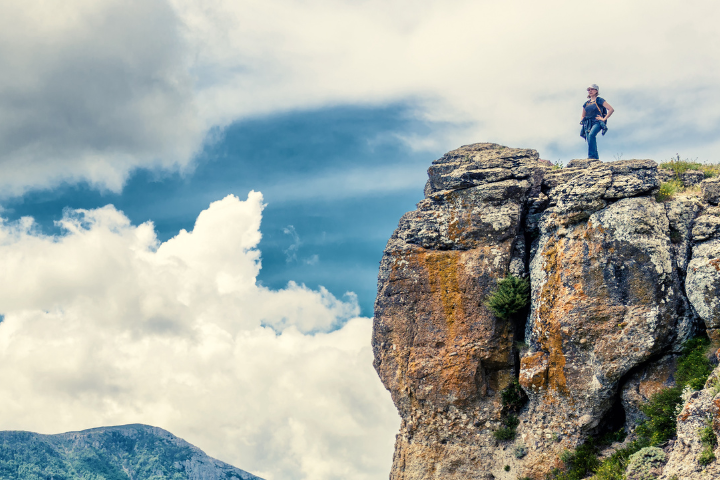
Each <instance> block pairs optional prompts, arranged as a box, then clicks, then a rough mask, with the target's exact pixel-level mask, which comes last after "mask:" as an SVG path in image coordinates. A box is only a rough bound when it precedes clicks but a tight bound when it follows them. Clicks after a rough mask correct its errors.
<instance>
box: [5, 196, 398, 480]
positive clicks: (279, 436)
mask: <svg viewBox="0 0 720 480" xmlns="http://www.w3.org/2000/svg"><path fill="white" fill-rule="evenodd" d="M262 208H263V205H262V196H261V195H260V194H259V193H255V192H251V193H250V194H249V196H248V199H247V200H246V201H240V200H239V199H237V198H236V197H233V196H228V197H226V198H225V199H223V200H221V201H218V202H214V203H212V204H211V205H210V207H209V208H208V209H207V210H205V211H203V212H202V213H201V214H200V215H199V216H198V219H197V221H196V224H195V228H194V229H193V231H192V232H186V231H181V232H180V233H179V234H178V235H177V236H176V237H174V238H172V239H171V240H169V241H167V242H165V243H159V242H158V241H157V239H156V237H155V233H154V230H153V225H152V224H151V223H145V224H142V225H138V226H133V225H131V224H130V222H129V220H128V219H127V218H126V217H125V216H124V215H123V214H122V212H119V211H117V210H116V209H115V208H113V207H112V206H106V207H104V208H99V209H96V210H75V211H71V212H67V213H66V214H65V216H64V218H63V220H62V221H61V225H62V227H63V228H64V230H65V233H64V234H63V235H61V236H45V235H43V234H41V233H40V232H38V231H37V229H35V228H34V224H33V222H32V219H30V218H23V219H21V220H20V221H18V222H12V223H10V222H5V223H2V224H1V225H0V264H1V265H3V268H2V269H1V270H0V313H1V314H4V315H5V317H4V320H3V321H2V323H0V383H2V385H3V389H2V390H0V405H1V406H2V408H0V428H2V429H23V430H32V431H39V432H43V433H56V432H61V431H67V430H77V429H83V428H90V427H97V426H100V425H114V424H123V423H134V422H141V423H148V424H152V425H158V426H160V427H163V428H166V429H168V430H170V431H171V432H173V433H175V434H177V435H179V436H181V437H183V438H185V439H187V440H188V441H190V442H192V443H194V444H196V445H198V446H199V447H201V448H203V449H204V450H206V451H207V452H208V453H209V454H211V455H214V456H217V457H219V458H221V459H223V460H225V461H228V462H230V463H232V464H235V465H237V466H238V467H240V468H244V469H247V470H250V471H252V472H253V473H256V474H258V475H261V476H265V477H266V478H268V479H270V480H272V479H275V480H279V479H313V480H316V479H320V480H322V479H376V478H381V477H383V476H386V475H387V472H388V471H389V468H390V462H391V456H392V444H393V440H394V438H393V436H394V433H395V431H396V429H397V423H398V419H397V415H396V413H395V410H394V407H393V405H392V402H391V401H390V398H389V394H388V393H387V392H386V391H385V390H384V389H383V387H382V385H381V384H380V382H379V380H378V378H377V376H376V374H375V372H374V370H373V368H372V365H371V362H372V352H371V349H370V341H369V340H370V329H371V321H370V319H367V318H357V314H358V311H359V309H358V306H357V302H356V299H355V297H354V296H352V295H350V296H348V297H347V299H346V300H344V301H343V300H339V299H337V298H335V297H333V296H332V295H331V294H330V293H329V292H327V291H326V290H324V289H320V290H318V291H313V290H310V289H307V288H305V287H304V286H298V285H296V284H294V283H290V284H288V286H287V288H285V289H282V290H269V289H267V288H264V287H261V286H258V285H257V284H256V283H255V278H256V276H257V273H258V271H259V269H260V263H259V256H260V253H259V251H258V250H257V249H256V245H257V243H258V242H259V240H260V230H259V226H260V219H261V212H262Z"/></svg>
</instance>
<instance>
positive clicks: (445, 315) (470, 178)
mask: <svg viewBox="0 0 720 480" xmlns="http://www.w3.org/2000/svg"><path fill="white" fill-rule="evenodd" d="M428 176H429V180H428V182H427V184H426V186H425V198H424V199H423V200H421V201H420V202H419V203H418V205H417V210H415V211H413V212H409V213H407V214H405V215H404V216H403V217H402V219H401V220H400V223H399V226H398V229H397V230H396V231H395V232H394V233H393V236H392V237H391V239H390V240H389V242H388V244H387V247H386V249H385V252H384V255H383V259H382V261H381V266H380V274H379V278H378V296H377V300H376V304H375V324H374V331H373V350H374V354H375V367H376V370H377V371H378V374H379V375H380V378H381V379H382V381H383V383H384V385H385V386H386V388H388V390H389V391H390V393H391V394H392V398H393V401H394V402H395V405H396V406H397V408H398V411H399V412H400V416H401V418H402V425H401V429H400V432H399V434H398V436H397V441H396V449H395V457H394V463H393V468H392V472H391V474H390V478H391V479H394V480H416V479H441V478H442V479H444V480H445V479H451V480H452V479H458V480H459V479H491V478H495V479H512V480H515V479H516V478H518V477H522V476H528V477H530V478H533V479H535V478H542V477H543V476H544V473H545V472H547V471H548V470H549V469H550V468H552V467H553V466H554V462H555V461H556V458H557V456H558V454H559V453H560V452H562V451H563V450H565V449H572V448H575V447H576V446H577V445H579V444H580V443H581V442H583V441H584V440H585V439H586V438H587V437H588V436H589V435H592V434H594V433H597V432H599V431H600V430H602V429H605V428H610V427H615V426H621V425H623V424H626V425H627V426H628V427H632V426H634V425H636V424H637V422H639V421H640V420H641V418H642V414H641V413H640V410H639V408H638V405H639V404H641V403H642V402H643V401H646V400H647V398H649V396H650V395H652V394H653V393H654V392H656V391H658V390H659V389H662V388H664V387H667V386H672V385H674V377H673V373H674V370H675V358H676V354H677V353H678V352H679V351H680V346H681V344H682V342H683V341H684V340H686V339H687V338H689V337H691V336H692V335H693V334H694V333H695V332H696V331H697V330H705V329H707V330H708V332H710V333H711V338H716V337H718V338H717V340H718V341H720V303H719V302H718V298H720V295H719V294H720V265H718V263H717V262H718V261H720V260H718V259H720V210H718V209H719V208H720V207H715V206H712V202H713V201H714V202H715V204H717V198H718V197H717V193H716V191H715V190H714V189H715V188H716V184H715V183H714V182H713V179H709V180H705V181H703V182H702V184H701V191H702V192H703V193H702V196H699V195H696V196H694V197H693V196H689V197H683V198H679V199H676V200H672V201H669V202H664V203H658V202H657V201H656V200H655V197H654V195H655V193H656V192H657V190H658V188H659V186H660V183H661V182H662V181H664V180H663V176H662V174H661V173H659V172H658V168H657V164H656V163H655V162H653V161H652V160H626V161H618V162H607V163H604V162H600V161H593V160H573V161H571V162H570V163H569V164H568V165H567V166H566V167H565V168H562V169H555V168H553V167H552V166H549V165H547V163H546V162H543V161H539V160H538V154H537V152H535V151H533V150H526V149H513V148H507V147H503V146H500V145H495V144H475V145H469V146H465V147H462V148H459V149H457V150H454V151H452V152H449V153H448V154H446V155H445V156H443V157H442V158H440V159H439V160H436V161H435V162H433V164H432V166H431V167H430V168H429V170H428ZM510 274H512V275H515V276H520V277H526V278H528V279H529V280H530V284H531V303H530V306H529V308H528V309H527V310H526V311H524V312H520V313H519V314H516V315H515V316H513V317H510V319H508V320H501V319H499V318H497V317H495V316H494V315H493V314H492V313H491V312H490V311H489V310H488V308H487V307H486V306H485V302H486V301H487V299H488V297H489V296H490V295H491V294H492V292H493V291H494V290H495V289H496V287H497V283H498V281H499V280H501V279H502V278H504V277H506V276H507V275H510ZM714 332H717V333H714ZM515 378H517V379H519V382H520V385H521V386H522V388H523V390H524V391H525V392H526V393H527V395H528V397H529V401H528V402H527V404H526V405H525V406H524V407H523V409H522V410H521V411H520V412H519V421H520V424H519V426H518V428H517V432H518V437H517V440H516V445H515V446H517V447H522V448H523V449H524V451H523V453H524V454H523V455H519V456H520V457H521V458H516V455H515V454H514V453H513V452H514V450H515V449H514V445H513V444H504V443H500V442H498V441H497V440H495V438H494V437H493V432H494V431H495V430H497V429H498V428H499V427H500V426H501V422H502V419H503V418H504V417H505V416H506V414H507V411H506V410H504V408H503V403H502V399H501V395H500V393H501V391H502V390H503V389H504V388H506V387H507V386H508V385H509V384H510V383H511V382H512V381H513V379H515ZM525 453H526V454H525ZM506 466H507V467H508V468H509V470H506Z"/></svg>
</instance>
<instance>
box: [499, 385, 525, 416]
mask: <svg viewBox="0 0 720 480" xmlns="http://www.w3.org/2000/svg"><path fill="white" fill-rule="evenodd" d="M500 399H501V400H502V409H503V411H505V412H519V411H520V409H521V408H522V407H523V406H524V405H525V403H526V402H527V400H528V397H527V395H525V391H524V390H523V389H522V387H521V386H520V382H518V379H517V378H516V379H513V381H512V382H511V383H510V385H508V386H507V387H505V388H504V389H503V390H502V391H501V392H500Z"/></svg>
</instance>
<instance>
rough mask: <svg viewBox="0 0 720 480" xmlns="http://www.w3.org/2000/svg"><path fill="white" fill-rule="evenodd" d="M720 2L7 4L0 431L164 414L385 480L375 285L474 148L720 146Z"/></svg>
mask: <svg viewBox="0 0 720 480" xmlns="http://www.w3.org/2000/svg"><path fill="white" fill-rule="evenodd" d="M718 19H720V4H718V2H715V1H712V0H686V1H684V2H679V1H677V2H676V1H665V2H650V1H645V0H638V1H632V2H628V1H615V0H610V1H606V2H602V3H600V4H594V5H593V4H586V3H581V2H571V1H565V0H563V1H560V0H550V1H545V2H531V1H524V0H523V1H513V0H510V1H505V2H490V1H478V0H475V1H462V0H459V1H456V2H451V3H448V2H440V1H434V0H433V1H430V0H414V1H412V2H410V1H407V0H383V1H379V0H361V1H352V2H350V1H337V0H335V1H329V0H303V1H300V2H298V1H286V0H263V1H260V0H246V1H243V2H237V1H231V0H215V1H213V2H200V1H199V0H124V1H122V2H121V1H119V0H68V1H66V2H54V1H51V0H23V1H20V0H7V1H6V2H4V3H3V15H2V16H0V62H1V64H2V65H3V70H2V74H0V217H2V219H3V220H2V222H1V223H0V265H2V268H0V319H1V320H0V378H1V379H2V383H3V385H4V386H5V387H4V389H3V391H2V392H0V429H7V430H16V429H17V430H31V431H37V432H41V433H59V432H63V431H71V430H79V429H84V428H92V427H97V426H103V425H117V424H126V423H147V424H150V425H155V426H159V427H162V428H166V429H168V430H170V431H171V432H172V433H174V434H176V435H178V436H180V437H182V438H185V439H186V440H188V441H190V442H191V443H193V444H195V445H197V446H198V447H200V448H201V449H203V450H204V451H206V452H207V453H208V454H210V455H212V456H215V457H217V458H219V459H221V460H224V461H226V462H229V463H231V464H233V465H235V466H237V467H239V468H243V469H245V470H248V471H250V472H252V473H254V474H256V475H260V476H262V477H264V478H267V479H268V480H279V479H290V480H295V479H297V480H303V479H313V480H315V479H319V480H330V479H344V480H345V479H347V480H355V479H358V480H360V479H362V480H364V479H379V478H387V475H388V472H389V469H390V464H391V461H392V449H393V442H394V434H395V433H396V432H397V428H398V425H399V418H398V417H397V414H396V412H395V409H394V407H393V405H392V402H391V400H390V396H389V394H388V393H387V392H386V391H385V390H384V388H383V386H382V385H381V383H380V381H379V380H378V378H377V375H376V374H375V372H374V370H373V368H372V351H371V347H370V333H371V325H372V320H371V317H372V305H373V301H374V296H375V291H376V276H377V268H378V263H379V260H380V258H381V256H382V250H383V248H384V245H385V242H386V241H387V239H388V238H389V236H390V235H391V234H392V231H393V229H394V228H395V227H396V226H397V221H398V219H399V218H400V216H401V215H402V214H403V213H404V212H406V211H409V210H412V209H414V205H415V203H416V202H417V201H419V200H420V199H421V198H422V191H423V186H424V183H425V180H426V169H427V167H428V166H429V165H430V163H431V162H432V161H433V160H434V159H436V158H439V157H440V156H441V155H442V154H443V153H444V152H446V151H449V150H451V149H453V148H457V147H459V146H461V145H465V144H470V143H475V142H494V143H499V144H503V145H507V146H510V147H523V148H534V149H536V150H538V152H539V153H540V156H541V158H544V159H548V160H551V161H553V162H561V163H566V162H567V161H569V160H570V159H573V158H584V157H585V155H586V144H585V143H584V142H583V140H582V139H581V138H580V137H579V130H580V127H579V124H578V122H579V118H580V107H581V105H582V103H583V102H584V100H585V89H586V87H587V86H588V85H589V84H591V83H597V84H598V85H599V86H600V96H602V97H603V98H605V99H606V100H607V101H608V102H609V103H610V104H611V105H612V106H613V107H614V108H615V110H616V112H615V114H614V115H613V117H612V118H611V120H610V121H609V128H610V129H609V131H608V133H607V135H606V136H605V137H602V138H601V139H600V140H599V150H600V156H601V159H603V160H614V159H630V158H651V159H654V160H656V161H663V160H667V159H669V158H670V157H671V156H674V155H676V154H679V155H680V156H681V158H689V159H697V160H698V161H701V162H718V161H720V159H719V158H718V156H717V152H718V151H720V148H719V147H720V136H718V134H717V132H718V131H720V129H719V127H720V111H719V110H718V109H717V108H716V105H715V103H716V102H714V101H713V100H712V99H713V98H714V94H715V90H716V89H717V86H718V85H720V53H718V49H717V48H716V45H718V44H720V32H719V31H718V30H717V28H715V24H716V23H717V20H718Z"/></svg>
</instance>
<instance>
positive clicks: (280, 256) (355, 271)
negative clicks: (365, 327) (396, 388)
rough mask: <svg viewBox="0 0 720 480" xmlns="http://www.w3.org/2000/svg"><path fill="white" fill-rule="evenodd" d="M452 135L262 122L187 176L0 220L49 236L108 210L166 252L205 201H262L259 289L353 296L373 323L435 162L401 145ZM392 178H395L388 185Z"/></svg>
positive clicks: (397, 123)
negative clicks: (383, 274)
mask: <svg viewBox="0 0 720 480" xmlns="http://www.w3.org/2000/svg"><path fill="white" fill-rule="evenodd" d="M448 128H452V125H448V124H432V123H431V122H428V121H424V120H421V119H418V118H416V117H415V116H414V115H413V113H412V110H411V109H409V108H407V106H405V105H404V104H402V103H398V104H394V105H388V106H383V107H362V106H345V107H331V108H325V109H319V110H313V111H295V112H289V113H283V114H277V115H270V116H263V117H260V118H254V119H248V120H243V121H240V122H237V123H234V124H232V125H229V126H228V127H227V128H225V129H223V130H222V132H218V133H219V135H217V134H216V136H217V138H216V140H215V141H214V142H213V143H212V144H209V145H206V146H205V147H204V149H203V151H202V152H201V153H200V154H198V155H197V158H196V160H195V162H194V166H193V167H194V168H193V169H192V170H189V171H187V172H184V173H178V172H174V173H166V172H152V171H147V170H137V171H135V172H133V174H132V175H131V176H130V178H129V179H128V181H127V183H126V185H125V187H124V188H123V189H122V190H121V191H120V192H118V193H115V192H110V191H107V190H105V191H100V190H98V189H97V188H93V187H92V186H91V185H88V184H87V183H82V184H79V185H67V184H66V185H62V186H59V187H56V188H54V189H52V190H40V191H34V192H30V193H27V194H25V195H22V196H18V197H15V198H11V199H9V200H7V201H5V202H4V204H3V207H4V208H5V211H4V212H3V214H4V217H5V218H7V219H8V220H10V221H12V220H17V219H18V218H20V217H22V216H31V217H33V218H35V220H36V222H37V223H38V225H39V227H40V228H41V229H42V230H43V231H44V232H45V233H47V234H51V233H59V230H58V227H57V226H55V224H54V222H56V221H58V220H60V219H61V218H62V215H63V210H64V209H65V208H71V209H77V208H82V209H93V208H98V207H102V206H105V205H107V204H112V205H114V206H115V207H117V208H118V209H119V210H121V211H123V212H124V213H125V214H126V215H127V216H128V218H130V220H131V221H132V222H133V223H135V224H140V223H143V222H145V221H148V220H150V221H152V222H154V224H155V228H156V230H157V233H158V238H159V239H160V240H161V241H165V240H167V239H169V238H171V237H173V236H175V235H177V233H178V232H179V231H180V230H181V229H186V230H192V228H193V224H194V222H195V219H196V218H197V215H198V214H199V213H200V212H201V211H202V210H203V209H205V208H207V206H208V205H209V204H210V202H212V201H215V200H217V199H220V198H223V197H225V196H226V195H228V194H235V195H237V196H238V197H241V198H244V197H245V196H247V193H248V192H249V191H251V190H256V191H260V192H262V193H263V195H264V198H265V203H266V204H267V207H266V208H265V210H264V214H263V224H262V232H263V239H262V241H261V242H260V245H259V248H260V250H261V251H262V270H261V273H260V275H259V277H258V280H259V281H260V282H262V284H263V285H266V286H268V287H270V288H282V287H284V286H285V285H286V284H287V282H288V281H290V280H293V281H296V282H298V283H303V284H306V285H307V286H308V287H311V288H313V289H317V288H318V287H319V286H321V285H322V286H324V287H326V288H327V289H328V290H330V291H331V292H332V293H333V294H334V295H335V296H337V297H342V296H343V295H344V294H345V293H346V292H354V293H356V294H357V295H358V300H359V302H360V305H361V308H362V314H363V315H365V316H372V305H373V302H374V298H375V290H376V279H377V266H378V263H379V261H380V257H381V256H382V250H383V248H384V247H385V243H386V242H387V240H388V238H389V237H390V235H391V234H392V231H393V230H394V229H395V227H396V226H397V222H398V220H399V218H400V216H401V215H402V214H403V213H405V212H407V211H409V210H412V209H414V206H415V203H417V202H418V201H419V200H420V199H421V198H422V196H423V193H422V191H423V187H424V182H425V170H426V169H427V167H428V166H429V164H430V162H431V161H432V160H433V159H435V158H437V157H438V156H440V155H441V153H442V152H441V151H440V150H437V149H436V150H434V151H433V150H427V149H423V150H420V151H415V150H413V149H412V148H411V146H410V145H408V143H407V142H406V141H403V140H401V139H400V137H401V136H406V137H407V136H411V135H418V136H423V135H429V134H430V133H431V131H433V130H440V129H448ZM388 172H392V174H393V175H397V176H398V177H401V178H397V179H396V180H395V181H392V182H389V183H388V182H387V179H386V178H383V176H384V175H387V174H388ZM338 182H348V183H350V184H352V185H345V184H339V183H338ZM384 182H385V184H383V183H384Z"/></svg>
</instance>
